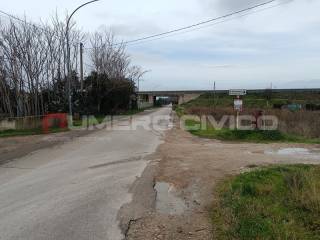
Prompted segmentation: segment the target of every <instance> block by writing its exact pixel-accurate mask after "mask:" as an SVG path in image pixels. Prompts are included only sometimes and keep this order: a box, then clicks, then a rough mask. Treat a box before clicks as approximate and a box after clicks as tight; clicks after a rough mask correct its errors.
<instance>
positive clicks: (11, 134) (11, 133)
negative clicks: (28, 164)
mask: <svg viewBox="0 0 320 240" xmlns="http://www.w3.org/2000/svg"><path fill="white" fill-rule="evenodd" d="M66 131H68V129H61V128H52V129H50V130H49V133H58V132H66ZM40 134H44V132H43V131H42V129H24V130H4V131H0V138H4V137H17V136H28V135H40Z"/></svg>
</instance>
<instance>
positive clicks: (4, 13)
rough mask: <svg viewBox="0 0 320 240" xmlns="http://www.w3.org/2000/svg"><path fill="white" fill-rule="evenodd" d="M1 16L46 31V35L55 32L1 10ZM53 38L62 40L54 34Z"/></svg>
mask: <svg viewBox="0 0 320 240" xmlns="http://www.w3.org/2000/svg"><path fill="white" fill-rule="evenodd" d="M0 14H2V15H4V16H6V17H8V18H10V19H13V20H15V21H18V22H21V23H23V24H27V25H29V26H32V27H34V28H37V29H40V30H42V31H44V32H46V33H49V34H52V32H53V31H54V30H53V29H51V31H50V30H48V29H46V28H44V27H42V26H39V25H37V24H34V23H31V22H28V21H27V20H26V19H25V20H23V19H21V18H19V17H16V16H14V15H12V14H10V13H7V12H5V11H3V10H0ZM53 37H54V38H56V39H57V40H60V39H61V36H58V35H56V34H54V35H53ZM73 44H74V45H75V44H77V45H78V44H80V42H73Z"/></svg>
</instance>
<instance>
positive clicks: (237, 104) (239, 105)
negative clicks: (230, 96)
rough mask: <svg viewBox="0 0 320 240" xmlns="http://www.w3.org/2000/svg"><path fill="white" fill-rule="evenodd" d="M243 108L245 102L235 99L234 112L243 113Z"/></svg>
mask: <svg viewBox="0 0 320 240" xmlns="http://www.w3.org/2000/svg"><path fill="white" fill-rule="evenodd" d="M242 107H243V101H242V99H235V100H234V110H236V111H237V112H241V111H242Z"/></svg>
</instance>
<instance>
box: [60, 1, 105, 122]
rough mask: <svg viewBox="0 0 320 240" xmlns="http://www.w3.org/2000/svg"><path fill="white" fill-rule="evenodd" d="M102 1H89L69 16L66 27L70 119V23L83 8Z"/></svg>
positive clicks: (70, 113) (70, 111)
mask: <svg viewBox="0 0 320 240" xmlns="http://www.w3.org/2000/svg"><path fill="white" fill-rule="evenodd" d="M98 1H100V0H93V1H89V2H86V3H84V4H82V5H80V6H79V7H77V8H76V9H75V10H74V11H73V12H72V13H71V15H70V16H69V18H68V20H67V26H66V38H67V68H68V96H69V117H71V119H72V94H71V77H72V76H71V74H72V73H71V71H72V70H71V60H70V57H71V56H70V55H71V53H70V39H69V38H70V36H69V30H70V29H69V28H70V26H69V25H70V21H71V18H72V17H73V15H74V14H75V13H76V12H77V11H78V10H79V9H80V8H82V7H84V6H86V5H88V4H90V3H94V2H98Z"/></svg>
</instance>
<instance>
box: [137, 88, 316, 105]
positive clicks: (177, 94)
mask: <svg viewBox="0 0 320 240" xmlns="http://www.w3.org/2000/svg"><path fill="white" fill-rule="evenodd" d="M267 90H270V89H251V90H247V94H250V93H251V94H252V93H264V92H266V91H267ZM215 92H216V93H218V94H228V93H229V90H216V91H215ZM272 92H273V93H307V92H316V93H319V94H320V88H301V89H272ZM206 93H211V94H213V93H214V91H213V90H186V91H139V92H138V98H139V107H140V108H145V107H150V106H153V105H154V103H155V102H156V99H157V97H169V98H171V99H172V101H173V102H174V103H176V104H179V105H180V104H183V103H187V102H189V101H191V100H193V99H196V98H198V97H199V96H201V95H203V94H206ZM319 96H320V95H319Z"/></svg>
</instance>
